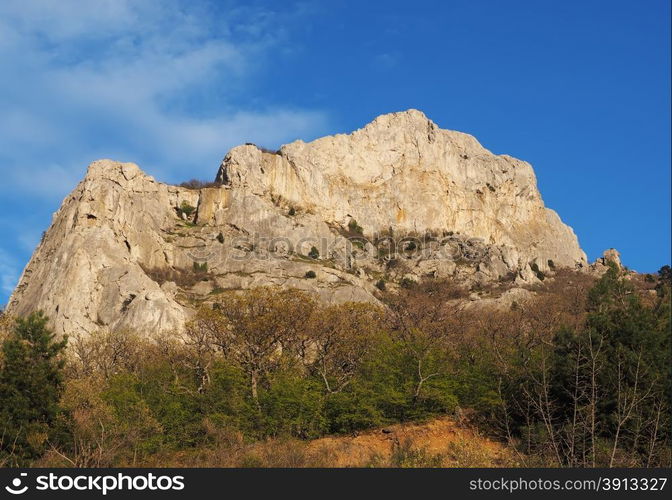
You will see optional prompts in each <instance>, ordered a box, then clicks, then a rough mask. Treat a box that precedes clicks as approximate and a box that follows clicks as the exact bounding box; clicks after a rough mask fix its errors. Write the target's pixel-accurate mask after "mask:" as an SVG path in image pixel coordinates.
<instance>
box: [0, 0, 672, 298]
mask: <svg viewBox="0 0 672 500" xmlns="http://www.w3.org/2000/svg"><path fill="white" fill-rule="evenodd" d="M0 70H1V72H0V74H1V75H2V76H1V77H0V111H1V112H0V174H1V176H0V179H1V180H0V197H1V199H2V201H3V203H2V210H0V234H2V239H0V304H2V303H4V302H6V300H7V298H8V296H9V293H10V292H11V290H12V288H13V287H14V285H15V284H16V280H17V279H18V276H19V274H20V272H21V270H22V268H23V267H24V265H25V264H26V262H27V261H28V258H29V257H30V254H31V253H32V250H33V249H34V247H35V245H36V244H37V241H38V240H39V238H40V235H41V233H42V231H43V230H45V229H46V228H47V227H48V225H49V223H50V220H51V214H52V213H53V212H54V211H55V210H56V209H57V208H58V206H59V205H60V202H61V200H62V199H63V198H64V197H65V195H66V194H67V193H68V192H69V191H71V190H72V189H73V188H74V186H75V185H76V183H77V182H78V181H79V179H80V178H81V177H82V175H83V174H84V172H85V169H86V166H87V165H88V164H89V163H90V162H91V161H92V160H94V159H97V158H114V159H118V160H123V161H133V162H136V163H138V164H139V165H140V166H141V167H142V168H143V169H144V170H146V171H147V172H149V173H150V174H152V175H154V176H155V177H157V178H158V179H159V180H162V181H166V182H179V181H182V180H186V179H189V178H192V177H197V178H203V179H210V178H212V177H213V176H214V175H215V173H216V170H217V166H218V164H219V162H220V160H221V158H222V157H223V156H224V155H225V153H226V151H227V150H228V149H229V148H230V147H232V146H234V145H236V144H239V143H242V142H255V143H257V144H259V145H263V146H266V147H276V146H279V145H280V144H282V143H285V142H290V141H292V140H294V139H297V138H301V139H304V140H310V139H313V138H316V137H319V136H321V135H324V134H331V133H336V132H348V131H351V130H354V129H356V128H359V127H361V126H363V125H364V124H366V123H367V122H369V121H370V120H371V119H372V118H374V117H375V116H377V115H378V114H382V113H387V112H391V111H399V110H404V109H407V108H418V109H421V110H423V111H424V112H425V113H426V114H427V115H428V116H429V117H430V118H431V119H433V120H434V121H435V122H436V123H437V124H439V125H440V126H441V127H443V128H449V129H454V130H460V131H464V132H468V133H470V134H473V135H475V136H476V137H477V138H478V139H479V141H480V142H481V143H482V144H483V145H484V146H485V147H487V148H488V149H490V150H491V151H493V152H495V153H506V154H510V155H512V156H515V157H518V158H521V159H524V160H527V161H529V162H530V163H532V165H533V166H534V168H535V171H536V173H537V177H538V181H539V187H540V190H541V193H542V196H543V198H544V200H545V202H546V204H547V206H549V207H551V208H553V209H555V210H557V211H558V212H559V214H560V216H561V217H562V219H563V220H564V221H565V222H566V223H568V224H569V225H571V226H572V227H573V228H574V230H575V231H576V233H577V235H578V236H579V241H580V243H581V245H582V247H583V248H584V249H585V250H586V252H587V253H588V257H589V259H590V260H593V259H595V258H596V257H597V256H599V255H600V254H601V252H602V250H604V249H606V248H609V247H615V248H617V249H619V250H620V251H621V253H622V258H623V260H624V262H625V264H626V265H628V266H630V267H631V268H634V269H637V270H639V271H647V272H649V271H655V270H657V269H658V268H659V267H660V266H661V265H663V264H666V263H669V262H670V2H669V1H668V0H644V1H641V0H633V1H620V0H602V1H595V0H580V1H579V0H571V1H570V0H565V1H562V2H558V1H550V0H548V1H546V0H529V1H522V0H510V1H507V2H502V1H498V0H488V1H486V0H454V1H450V0H444V1H431V0H415V1H413V2H408V1H403V2H402V1H394V0H386V1H367V2H361V1H350V0H344V1H339V2H332V1H303V2H291V1H284V2H279V1H267V2H261V1H257V2H255V1H246V2H232V1H231V2H228V1H218V2H213V1H211V2H208V1H188V2H186V1H185V2H181V1H177V0H176V1H170V0H166V1H153V0H142V1H130V0H100V1H86V2H84V1H73V0H59V1H58V2H54V1H46V0H45V1H37V0H4V1H3V2H0Z"/></svg>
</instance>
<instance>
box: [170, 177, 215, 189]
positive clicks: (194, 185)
mask: <svg viewBox="0 0 672 500" xmlns="http://www.w3.org/2000/svg"><path fill="white" fill-rule="evenodd" d="M221 185H222V184H221V183H219V182H208V181H200V180H198V179H191V180H188V181H186V182H183V183H181V184H180V187H183V188H187V189H203V188H212V187H221Z"/></svg>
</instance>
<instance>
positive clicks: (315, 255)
mask: <svg viewBox="0 0 672 500" xmlns="http://www.w3.org/2000/svg"><path fill="white" fill-rule="evenodd" d="M308 257H310V258H311V259H318V258H319V257H320V251H319V250H318V249H317V248H316V247H311V249H310V252H308Z"/></svg>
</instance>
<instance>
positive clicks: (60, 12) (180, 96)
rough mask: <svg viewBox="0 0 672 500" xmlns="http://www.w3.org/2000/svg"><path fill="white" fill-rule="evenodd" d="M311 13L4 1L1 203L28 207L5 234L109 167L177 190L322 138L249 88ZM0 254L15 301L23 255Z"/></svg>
mask: <svg viewBox="0 0 672 500" xmlns="http://www.w3.org/2000/svg"><path fill="white" fill-rule="evenodd" d="M215 11H216V12H215ZM304 15H306V11H305V9H304V8H303V7H302V6H301V5H300V4H297V7H291V6H290V7H288V6H286V5H283V7H282V11H278V12H271V11H270V10H268V9H266V8H260V7H248V6H247V5H245V4H242V3H240V4H238V3H236V2H227V3H224V2H198V1H190V2H187V1H182V0H161V1H159V0H143V1H135V0H92V1H87V2H82V1H79V0H59V1H58V2H54V1H51V0H31V1H25V0H5V1H3V2H0V67H2V69H3V78H1V79H0V109H2V114H1V115H0V175H1V176H2V182H0V196H3V197H4V198H6V199H11V200H12V201H13V202H16V204H15V205H14V206H13V209H12V213H11V214H9V213H0V226H2V225H4V226H8V225H11V224H12V219H13V218H16V217H23V216H24V215H25V216H26V219H27V216H28V215H29V214H30V215H31V216H35V217H38V216H39V219H40V220H45V219H47V217H48V215H49V214H50V213H51V212H53V211H54V210H55V209H56V208H57V207H56V206H55V205H57V204H58V202H59V201H60V200H61V199H62V198H63V197H64V196H65V195H66V194H67V192H68V191H70V190H71V189H72V188H73V187H74V186H75V184H76V182H77V181H78V179H79V178H80V177H81V175H82V174H83V172H84V171H85V168H86V165H87V163H89V162H90V161H92V160H94V159H97V158H115V159H119V160H123V161H135V162H137V163H139V164H140V166H141V167H143V168H145V169H146V170H148V171H149V172H150V173H151V174H153V175H155V176H157V177H159V178H161V179H163V180H168V181H171V180H179V179H181V178H186V177H194V176H199V177H202V178H210V177H212V176H214V174H215V172H216V168H217V164H218V162H219V160H220V159H221V158H222V157H223V156H224V154H225V153H226V152H227V150H228V149H229V148H230V147H232V146H234V145H236V144H239V143H241V142H248V141H251V142H256V143H258V144H260V145H265V146H268V147H274V146H277V145H279V144H280V143H283V142H288V141H291V140H294V139H296V138H300V137H301V138H305V137H307V136H314V135H316V134H318V133H320V132H322V131H324V130H325V129H326V126H327V117H326V115H325V114H324V113H323V112H321V111H320V110H313V109H297V108H292V107H287V106H283V105H282V103H274V102H272V101H271V102H268V101H262V100H259V99H257V98H255V97H256V96H254V95H251V91H250V90H249V89H250V88H251V85H250V84H251V83H253V82H254V81H255V79H257V78H263V76H264V72H265V71H266V70H267V68H268V63H269V61H270V60H273V58H276V57H277V56H278V54H285V53H291V51H292V42H291V29H292V26H293V25H296V24H297V23H300V22H301V17H302V16H304ZM36 211H42V212H44V213H40V214H37V215H36V214H35V212H36ZM0 246H1V247H3V248H4V251H3V254H2V255H1V256H0V257H2V260H3V262H4V263H2V264H1V265H2V268H0V269H1V272H2V285H1V286H2V290H3V291H5V292H6V290H7V288H8V287H10V286H13V285H12V281H13V280H14V279H15V277H16V275H17V272H16V269H15V268H13V267H12V265H11V264H9V262H10V260H9V259H10V258H12V257H14V259H15V264H13V265H14V266H17V265H18V264H17V263H16V261H17V260H18V261H20V262H21V263H22V262H23V257H21V258H19V257H18V255H17V254H16V252H14V251H10V250H9V248H10V245H9V243H0ZM11 246H12V247H16V245H11ZM0 302H2V297H1V296H0Z"/></svg>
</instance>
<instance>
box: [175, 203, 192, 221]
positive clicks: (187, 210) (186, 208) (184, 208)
mask: <svg viewBox="0 0 672 500" xmlns="http://www.w3.org/2000/svg"><path fill="white" fill-rule="evenodd" d="M195 210H196V207H192V206H191V205H190V204H189V203H187V202H186V201H183V202H182V204H180V208H178V209H177V213H178V214H179V215H182V214H184V215H186V216H187V217H191V214H193V213H194V211H195Z"/></svg>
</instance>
